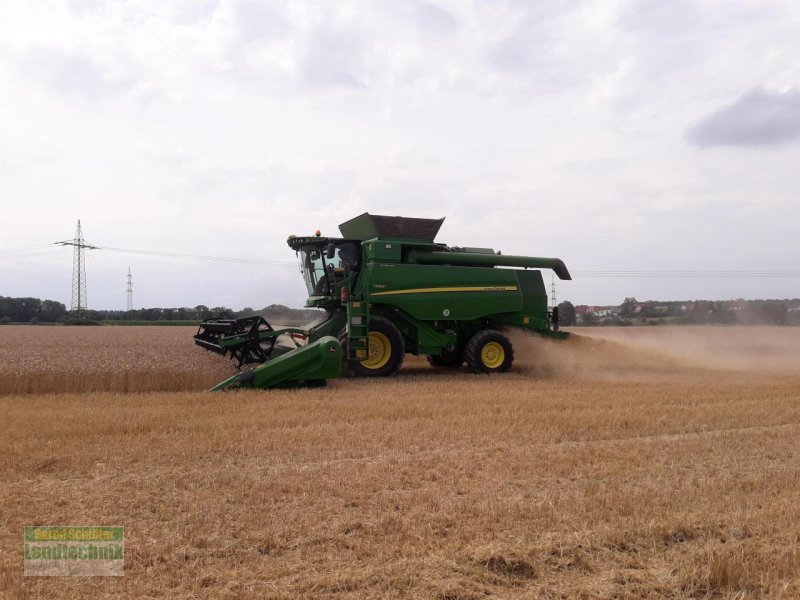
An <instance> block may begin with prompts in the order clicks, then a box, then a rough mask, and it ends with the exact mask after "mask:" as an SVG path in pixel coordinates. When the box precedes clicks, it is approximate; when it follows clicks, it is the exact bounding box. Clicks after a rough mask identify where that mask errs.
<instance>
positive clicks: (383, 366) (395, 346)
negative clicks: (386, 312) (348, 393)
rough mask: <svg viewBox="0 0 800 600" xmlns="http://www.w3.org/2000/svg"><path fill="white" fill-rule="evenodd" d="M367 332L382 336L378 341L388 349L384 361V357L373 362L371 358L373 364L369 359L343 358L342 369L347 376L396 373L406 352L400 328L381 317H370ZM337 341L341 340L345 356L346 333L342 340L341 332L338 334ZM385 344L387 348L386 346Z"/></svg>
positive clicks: (383, 375)
mask: <svg viewBox="0 0 800 600" xmlns="http://www.w3.org/2000/svg"><path fill="white" fill-rule="evenodd" d="M369 332H370V334H372V333H376V334H378V335H380V336H382V338H381V339H380V341H379V343H380V345H382V346H384V350H385V351H388V353H389V354H388V356H385V357H384V358H385V361H384V358H381V359H379V360H378V361H377V364H375V361H374V360H373V365H374V366H370V365H369V363H370V359H368V360H364V361H360V362H359V361H356V360H346V359H345V365H344V369H343V370H344V371H345V375H346V376H347V377H388V376H389V375H394V374H395V373H397V371H399V370H400V367H401V366H402V365H403V358H404V357H405V353H406V348H405V343H404V342H403V336H402V334H401V333H400V330H399V329H398V328H397V327H396V326H395V324H394V323H392V322H391V321H390V320H389V319H384V318H383V317H371V318H370V320H369ZM339 341H340V342H342V349H343V351H344V352H345V354H344V356H347V334H346V333H345V334H344V340H342V334H340V338H339ZM387 344H388V348H386V345H387Z"/></svg>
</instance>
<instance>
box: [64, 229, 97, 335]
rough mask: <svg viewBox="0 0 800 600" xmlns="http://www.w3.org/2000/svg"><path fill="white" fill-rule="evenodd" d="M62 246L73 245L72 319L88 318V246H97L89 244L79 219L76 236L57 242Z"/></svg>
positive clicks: (94, 247) (91, 248)
mask: <svg viewBox="0 0 800 600" xmlns="http://www.w3.org/2000/svg"><path fill="white" fill-rule="evenodd" d="M56 244H60V245H61V246H72V247H73V251H72V303H71V304H70V308H69V316H70V319H78V320H81V321H82V320H84V319H86V311H87V310H88V306H87V304H86V252H85V250H86V248H89V249H90V250H96V249H97V246H92V245H91V244H87V243H86V242H85V241H84V239H83V233H82V232H81V221H80V219H78V228H77V229H76V230H75V237H74V238H73V239H71V240H66V241H64V242H56Z"/></svg>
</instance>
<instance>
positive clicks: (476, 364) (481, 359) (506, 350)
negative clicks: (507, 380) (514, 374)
mask: <svg viewBox="0 0 800 600" xmlns="http://www.w3.org/2000/svg"><path fill="white" fill-rule="evenodd" d="M464 359H465V360H466V361H467V366H468V367H469V368H470V370H471V371H472V372H473V373H505V372H506V371H508V370H509V369H510V368H511V364H512V363H513V362H514V348H513V347H512V346H511V342H510V341H509V340H508V338H507V337H506V336H504V335H503V334H502V333H500V332H498V331H492V330H491V329H484V330H483V331H479V332H478V333H476V334H475V335H473V336H472V337H471V338H470V339H469V342H467V347H466V349H465V350H464Z"/></svg>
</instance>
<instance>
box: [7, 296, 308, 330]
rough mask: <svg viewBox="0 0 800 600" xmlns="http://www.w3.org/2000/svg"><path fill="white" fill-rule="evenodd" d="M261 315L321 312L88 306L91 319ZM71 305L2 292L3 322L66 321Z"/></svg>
mask: <svg viewBox="0 0 800 600" xmlns="http://www.w3.org/2000/svg"><path fill="white" fill-rule="evenodd" d="M256 315H261V316H263V317H265V318H266V319H267V320H273V321H275V322H276V323H281V324H288V323H290V322H291V323H295V322H298V323H305V322H308V321H310V320H312V319H315V318H317V317H318V316H319V311H317V310H314V309H302V308H300V309H297V308H289V307H288V306H284V305H282V304H270V305H269V306H266V307H264V308H262V309H260V310H256V309H253V308H250V307H247V308H244V309H242V310H238V311H237V310H233V309H231V308H228V307H226V306H214V307H208V306H205V305H203V304H198V305H197V306H195V307H194V308H189V307H185V306H184V307H178V308H140V309H136V310H87V311H84V318H85V319H86V320H88V321H123V322H124V321H165V322H168V321H203V320H205V319H210V318H211V317H222V318H228V319H238V318H241V317H252V316H256ZM69 318H70V316H69V310H67V307H66V306H65V305H64V304H63V303H61V302H56V301H55V300H40V299H39V298H10V297H6V296H0V323H65V322H67V321H68V320H69Z"/></svg>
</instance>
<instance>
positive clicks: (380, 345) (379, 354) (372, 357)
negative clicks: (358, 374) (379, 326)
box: [361, 331, 392, 369]
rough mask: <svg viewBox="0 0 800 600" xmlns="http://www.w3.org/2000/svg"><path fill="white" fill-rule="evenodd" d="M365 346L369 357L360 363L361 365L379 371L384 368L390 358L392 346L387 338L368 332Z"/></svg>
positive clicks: (380, 334)
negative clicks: (367, 348)
mask: <svg viewBox="0 0 800 600" xmlns="http://www.w3.org/2000/svg"><path fill="white" fill-rule="evenodd" d="M367 346H368V347H369V355H368V357H367V359H366V360H362V361H361V364H362V365H363V366H365V367H366V368H367V369H380V368H381V367H383V366H386V363H388V362H389V359H390V358H391V357H392V345H391V344H390V343H389V338H387V337H386V336H385V335H383V334H382V333H380V332H378V331H370V332H369V338H368V340H367Z"/></svg>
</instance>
